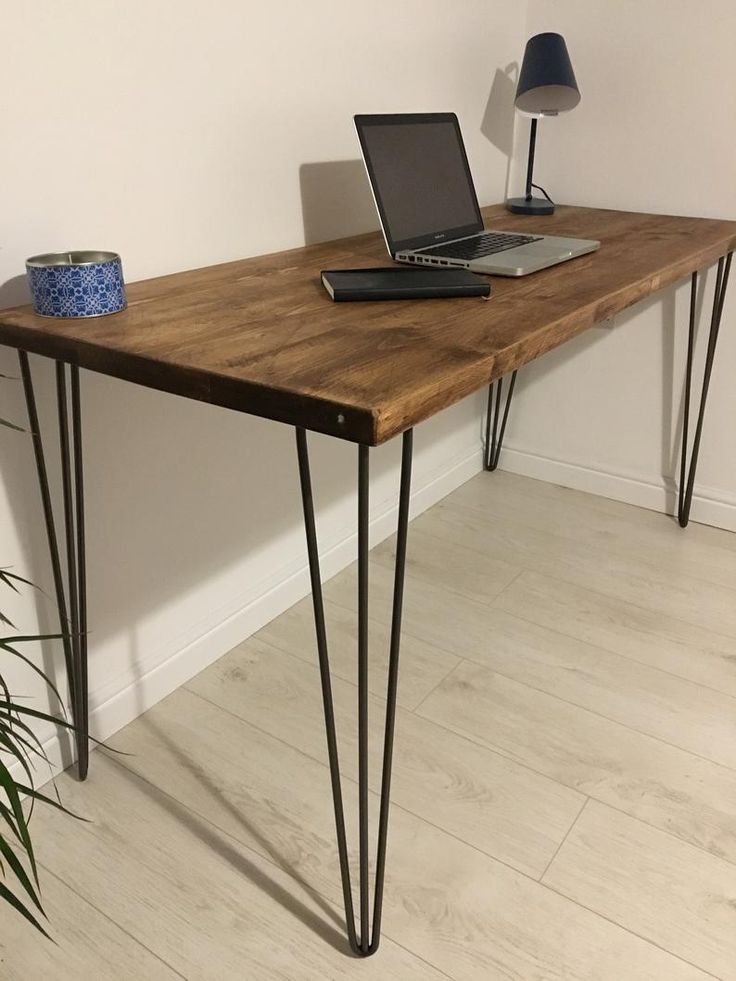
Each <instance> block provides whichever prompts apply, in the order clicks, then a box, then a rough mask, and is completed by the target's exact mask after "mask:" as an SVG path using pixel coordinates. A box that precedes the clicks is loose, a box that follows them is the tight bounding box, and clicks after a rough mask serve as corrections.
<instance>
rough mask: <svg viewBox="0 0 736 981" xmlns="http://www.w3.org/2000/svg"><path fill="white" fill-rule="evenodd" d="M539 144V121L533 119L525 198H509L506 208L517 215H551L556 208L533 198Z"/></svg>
mask: <svg viewBox="0 0 736 981" xmlns="http://www.w3.org/2000/svg"><path fill="white" fill-rule="evenodd" d="M536 143H537V120H536V117H535V118H534V119H532V131H531V134H530V136H529V162H528V163H527V167H526V194H525V195H524V197H523V198H508V200H507V201H506V207H507V208H508V209H509V211H511V212H512V213H513V214H515V215H551V214H552V213H553V212H554V210H555V206H554V204H552V202H551V201H546V200H545V199H544V198H533V197H532V172H533V171H534V148H535V146H536Z"/></svg>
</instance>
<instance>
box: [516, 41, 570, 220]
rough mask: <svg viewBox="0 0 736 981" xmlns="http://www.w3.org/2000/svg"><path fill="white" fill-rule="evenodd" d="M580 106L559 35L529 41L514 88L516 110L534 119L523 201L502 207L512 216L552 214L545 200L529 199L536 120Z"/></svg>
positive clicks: (518, 200) (519, 199) (567, 55)
mask: <svg viewBox="0 0 736 981" xmlns="http://www.w3.org/2000/svg"><path fill="white" fill-rule="evenodd" d="M578 102H580V90H579V89H578V83H577V82H576V80H575V72H574V71H573V70H572V64H571V62H570V55H569V54H568V52H567V45H566V44H565V39H564V37H563V36H562V35H561V34H552V33H547V34H536V35H535V36H534V37H532V38H530V39H529V40H528V41H527V44H526V50H525V51H524V60H523V62H522V65H521V71H520V72H519V82H518V85H517V86H516V99H515V105H516V108H517V109H519V110H521V111H522V112H526V113H529V114H530V115H532V116H533V117H534V118H533V119H532V124H531V136H530V140H529V162H528V166H527V177H526V194H525V196H524V197H523V198H509V200H508V201H507V202H506V207H507V208H508V209H509V211H513V212H514V213H516V214H533V215H545V214H552V212H553V211H554V204H553V203H552V202H551V201H549V200H542V199H541V198H534V197H532V187H533V186H536V185H532V172H533V168H534V147H535V143H536V137H537V119H536V117H537V116H557V115H558V114H559V113H561V112H568V111H569V110H570V109H574V108H575V106H576V105H577V104H578Z"/></svg>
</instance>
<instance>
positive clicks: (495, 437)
mask: <svg viewBox="0 0 736 981" xmlns="http://www.w3.org/2000/svg"><path fill="white" fill-rule="evenodd" d="M515 384H516V372H514V373H513V374H512V375H511V381H510V382H509V389H508V392H507V393H506V403H505V405H504V409H503V416H502V415H501V395H502V394H503V378H497V379H496V380H495V381H492V382H491V384H490V385H489V386H488V408H487V410H486V443H485V447H484V452H483V467H484V469H486V470H495V469H496V467H497V466H498V459H499V457H500V456H501V447H502V445H503V434H504V433H505V432H506V421H507V420H508V417H509V408H510V407H511V396H512V395H513V394H514V385H515ZM499 420H500V423H501V425H500V429H499Z"/></svg>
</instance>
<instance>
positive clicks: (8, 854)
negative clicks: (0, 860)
mask: <svg viewBox="0 0 736 981" xmlns="http://www.w3.org/2000/svg"><path fill="white" fill-rule="evenodd" d="M0 854H2V855H3V857H4V858H5V861H6V862H7V863H8V865H9V866H10V868H11V869H12V871H13V873H14V874H15V877H16V879H17V880H18V882H19V883H20V884H21V886H23V888H24V889H25V891H26V893H27V894H28V896H29V897H30V899H31V901H32V902H33V905H34V906H35V907H36V909H37V910H38V911H39V913H43V906H42V905H41V900H40V898H39V896H38V893H37V892H36V890H35V889H34V888H33V883H32V882H31V880H30V879H29V878H28V873H27V872H26V870H25V869H24V868H23V864H22V862H21V861H20V859H19V858H18V856H17V855H16V854H15V852H14V851H13V849H12V848H11V847H10V845H9V844H8V843H7V841H6V840H5V839H4V838H3V836H2V835H0ZM45 915H46V914H45V913H44V916H45Z"/></svg>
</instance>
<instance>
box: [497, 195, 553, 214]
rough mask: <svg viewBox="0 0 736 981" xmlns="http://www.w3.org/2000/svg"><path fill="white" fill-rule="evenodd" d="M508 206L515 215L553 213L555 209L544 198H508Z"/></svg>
mask: <svg viewBox="0 0 736 981" xmlns="http://www.w3.org/2000/svg"><path fill="white" fill-rule="evenodd" d="M506 207H507V208H508V210H509V211H510V212H511V213H512V214H514V215H551V214H553V213H554V210H555V206H554V205H553V204H552V202H551V201H546V200H545V199H544V198H529V199H528V200H527V198H507V199H506Z"/></svg>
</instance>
